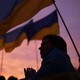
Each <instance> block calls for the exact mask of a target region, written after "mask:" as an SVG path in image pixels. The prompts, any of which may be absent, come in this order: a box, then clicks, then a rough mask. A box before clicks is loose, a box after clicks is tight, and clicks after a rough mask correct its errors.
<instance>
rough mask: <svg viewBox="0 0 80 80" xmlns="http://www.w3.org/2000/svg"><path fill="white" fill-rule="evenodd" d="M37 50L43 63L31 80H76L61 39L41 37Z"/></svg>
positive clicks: (48, 36) (51, 36)
mask: <svg viewBox="0 0 80 80" xmlns="http://www.w3.org/2000/svg"><path fill="white" fill-rule="evenodd" d="M39 50H40V55H41V58H42V59H43V61H42V64H41V67H40V69H39V70H38V71H37V72H36V74H35V75H34V76H33V78H32V79H31V80H78V79H77V76H76V75H75V74H76V73H75V69H74V67H73V65H72V63H71V60H70V57H69V55H68V54H67V44H66V42H65V41H64V39H63V38H62V37H60V36H57V35H47V36H45V37H43V39H42V43H41V47H40V48H39Z"/></svg>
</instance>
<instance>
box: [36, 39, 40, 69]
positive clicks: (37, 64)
mask: <svg viewBox="0 0 80 80" xmlns="http://www.w3.org/2000/svg"><path fill="white" fill-rule="evenodd" d="M35 50H36V66H37V70H38V69H39V63H38V51H37V42H36V40H35Z"/></svg>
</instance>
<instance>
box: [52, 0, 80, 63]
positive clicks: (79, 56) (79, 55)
mask: <svg viewBox="0 0 80 80" xmlns="http://www.w3.org/2000/svg"><path fill="white" fill-rule="evenodd" d="M53 4H54V6H55V8H56V10H57V12H58V14H59V16H60V18H61V20H62V22H63V24H64V27H65V29H66V31H67V33H68V35H69V37H70V39H71V41H72V44H73V46H74V48H75V50H76V53H77V55H78V58H79V62H80V54H79V52H78V50H77V48H76V45H75V43H74V41H73V39H72V37H71V34H70V32H69V30H68V28H67V26H66V24H65V22H64V20H63V18H62V16H61V14H60V12H59V10H58V8H57V6H56V4H55V0H53Z"/></svg>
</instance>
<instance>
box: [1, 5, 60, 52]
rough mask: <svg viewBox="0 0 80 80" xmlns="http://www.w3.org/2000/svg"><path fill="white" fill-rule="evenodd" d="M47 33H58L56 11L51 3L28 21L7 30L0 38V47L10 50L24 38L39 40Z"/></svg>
mask: <svg viewBox="0 0 80 80" xmlns="http://www.w3.org/2000/svg"><path fill="white" fill-rule="evenodd" d="M47 34H59V26H58V17H57V12H56V10H55V9H54V6H53V5H50V6H48V7H46V8H44V9H42V10H41V11H39V12H38V13H37V14H36V15H35V16H33V17H32V18H31V19H30V20H29V21H27V22H24V23H22V24H20V25H19V26H16V27H14V28H13V29H12V30H10V31H8V32H7V33H6V34H5V35H4V36H2V37H1V38H0V42H3V45H2V44H1V46H0V49H2V48H5V50H6V52H11V51H12V50H13V49H14V48H15V47H17V46H19V45H20V44H21V43H22V41H23V40H24V39H25V38H27V39H28V41H30V40H41V39H42V37H43V36H45V35H47Z"/></svg>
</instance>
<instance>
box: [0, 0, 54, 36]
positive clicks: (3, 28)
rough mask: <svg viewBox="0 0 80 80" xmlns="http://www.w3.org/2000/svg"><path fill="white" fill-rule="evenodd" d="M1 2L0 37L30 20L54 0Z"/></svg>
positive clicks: (9, 0)
mask: <svg viewBox="0 0 80 80" xmlns="http://www.w3.org/2000/svg"><path fill="white" fill-rule="evenodd" d="M4 2H5V1H4V0H0V36H2V35H3V34H5V33H6V32H7V31H8V30H9V29H11V28H13V27H15V26H17V25H19V24H21V23H23V22H25V21H27V20H29V19H30V18H31V17H33V16H34V15H35V14H36V13H37V12H38V11H40V10H41V9H42V8H44V7H47V6H49V5H51V4H52V3H53V1H52V0H8V1H7V0H6V2H5V3H4Z"/></svg>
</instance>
